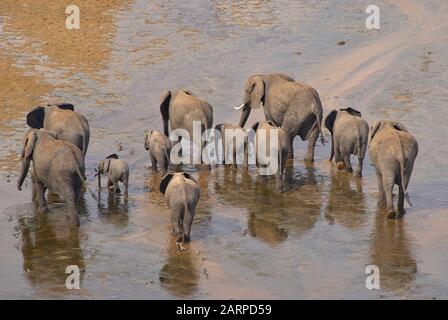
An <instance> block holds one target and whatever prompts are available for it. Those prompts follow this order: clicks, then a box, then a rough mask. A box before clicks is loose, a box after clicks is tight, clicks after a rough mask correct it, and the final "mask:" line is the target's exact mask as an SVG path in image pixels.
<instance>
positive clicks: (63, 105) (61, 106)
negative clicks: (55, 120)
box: [57, 103, 75, 111]
mask: <svg viewBox="0 0 448 320" xmlns="http://www.w3.org/2000/svg"><path fill="white" fill-rule="evenodd" d="M57 106H58V108H59V109H62V110H71V111H75V106H74V105H73V104H71V103H61V104H58V105H57Z"/></svg>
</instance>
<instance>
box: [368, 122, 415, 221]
mask: <svg viewBox="0 0 448 320" xmlns="http://www.w3.org/2000/svg"><path fill="white" fill-rule="evenodd" d="M369 151H370V158H371V159H372V163H373V165H374V166H375V171H376V175H377V179H378V192H379V201H378V204H379V205H384V204H386V206H387V211H388V217H389V218H391V219H393V218H400V217H401V216H402V215H403V214H404V213H405V210H404V199H405V198H406V200H407V202H408V203H409V205H411V203H410V199H409V195H408V193H407V191H406V189H407V187H408V184H409V180H410V179H411V174H412V169H413V167H414V161H415V158H416V157H417V154H418V144H417V141H416V140H415V138H414V137H413V136H412V135H411V134H410V133H409V132H408V130H407V129H406V128H405V127H404V125H403V124H402V123H400V122H397V121H386V120H381V121H375V122H374V123H373V124H372V127H371V128H370V137H369ZM394 184H397V185H398V189H399V192H398V204H397V205H398V215H397V213H396V211H395V207H394V202H393V196H392V191H393V188H394Z"/></svg>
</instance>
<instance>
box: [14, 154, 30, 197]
mask: <svg viewBox="0 0 448 320" xmlns="http://www.w3.org/2000/svg"><path fill="white" fill-rule="evenodd" d="M30 163H31V159H30V158H25V157H24V158H23V159H22V171H21V172H20V176H19V181H17V190H19V191H22V185H23V182H24V181H25V178H26V175H27V174H28V170H29V168H30Z"/></svg>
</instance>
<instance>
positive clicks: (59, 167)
mask: <svg viewBox="0 0 448 320" xmlns="http://www.w3.org/2000/svg"><path fill="white" fill-rule="evenodd" d="M57 138H58V137H57V135H56V134H55V133H54V132H51V131H47V130H34V129H29V130H28V131H27V133H26V134H25V137H24V138H23V149H22V155H21V158H22V170H21V172H20V176H19V180H18V181H17V189H18V190H19V191H21V190H22V185H23V182H24V180H25V177H26V175H27V174H28V170H29V168H30V164H31V161H33V175H32V181H33V201H35V202H37V204H38V211H39V212H43V211H47V210H48V207H47V201H46V199H45V191H46V190H47V189H49V190H50V191H52V192H56V193H58V194H59V195H60V196H61V197H62V198H63V199H64V200H65V202H66V203H67V205H68V211H69V218H70V220H71V221H73V222H75V223H76V224H78V225H79V218H78V214H77V207H76V205H77V203H78V202H79V200H80V198H81V191H82V186H83V185H84V181H85V166H84V157H83V154H82V152H81V150H79V149H78V148H77V147H76V146H75V145H73V144H72V143H70V142H67V141H62V140H58V139H57Z"/></svg>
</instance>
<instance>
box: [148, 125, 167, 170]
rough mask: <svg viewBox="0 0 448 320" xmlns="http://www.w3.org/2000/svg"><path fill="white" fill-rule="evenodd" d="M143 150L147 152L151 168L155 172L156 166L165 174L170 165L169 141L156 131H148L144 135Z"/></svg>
mask: <svg viewBox="0 0 448 320" xmlns="http://www.w3.org/2000/svg"><path fill="white" fill-rule="evenodd" d="M145 149H146V150H149V157H150V159H151V166H152V168H153V169H154V170H157V164H158V165H159V166H160V169H161V170H162V171H163V172H166V171H167V170H168V166H169V164H170V153H171V141H170V139H169V138H168V137H167V136H166V135H164V134H163V133H161V132H159V131H157V130H149V131H148V132H147V133H146V135H145Z"/></svg>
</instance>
